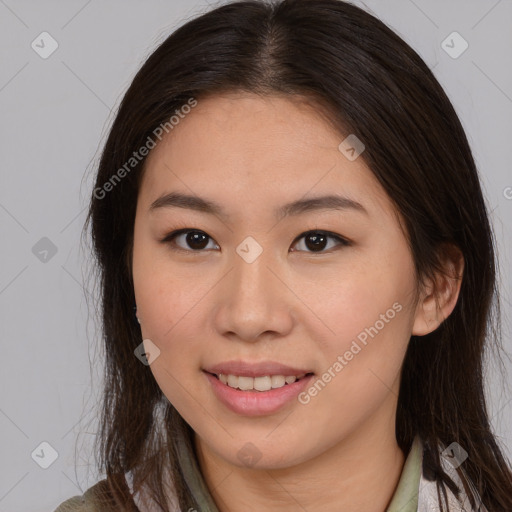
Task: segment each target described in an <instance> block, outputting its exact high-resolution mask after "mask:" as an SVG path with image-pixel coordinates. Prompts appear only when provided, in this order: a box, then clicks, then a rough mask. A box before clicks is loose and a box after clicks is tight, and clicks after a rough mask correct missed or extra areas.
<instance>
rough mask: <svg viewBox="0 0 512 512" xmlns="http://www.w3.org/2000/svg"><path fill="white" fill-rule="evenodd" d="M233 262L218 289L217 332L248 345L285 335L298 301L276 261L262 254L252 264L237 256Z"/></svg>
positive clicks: (292, 319)
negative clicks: (246, 342)
mask: <svg viewBox="0 0 512 512" xmlns="http://www.w3.org/2000/svg"><path fill="white" fill-rule="evenodd" d="M232 261H233V264H232V267H231V270H230V271H229V272H228V273H227V275H225V277H224V279H222V280H221V282H220V283H219V285H218V286H217V287H216V288H217V292H216V296H215V308H214V322H215V328H216V329H217V332H218V333H219V334H220V335H223V336H228V337H231V338H233V339H238V340H240V341H248V342H254V341H258V340H260V339H262V338H263V337H265V338H268V337H276V338H278V337H282V336H286V335H287V334H288V333H289V332H290V331H291V329H292V328H293V325H294V322H295V319H296V316H295V307H296V298H295V301H294V295H293V293H292V292H291V291H290V289H289V287H287V285H286V279H285V278H283V276H282V274H283V273H284V271H283V269H282V268H281V267H280V266H279V265H278V264H277V263H276V259H272V258H271V255H270V251H269V252H268V256H267V254H265V251H263V253H262V254H261V255H260V256H258V258H256V260H254V261H252V262H250V263H249V262H248V261H246V260H244V259H243V258H242V257H239V256H238V254H235V256H234V258H233V260H232ZM280 274H281V275H280Z"/></svg>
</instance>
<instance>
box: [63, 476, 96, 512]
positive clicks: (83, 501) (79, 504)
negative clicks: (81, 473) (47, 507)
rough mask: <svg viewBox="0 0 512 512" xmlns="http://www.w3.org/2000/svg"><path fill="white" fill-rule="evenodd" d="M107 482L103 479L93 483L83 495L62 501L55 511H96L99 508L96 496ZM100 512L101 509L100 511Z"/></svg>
mask: <svg viewBox="0 0 512 512" xmlns="http://www.w3.org/2000/svg"><path fill="white" fill-rule="evenodd" d="M105 484H106V479H104V480H101V481H100V482H98V483H97V484H95V485H93V486H92V487H90V488H89V489H87V491H85V492H84V493H83V494H82V495H81V496H73V497H72V498H69V499H67V500H66V501H64V502H63V503H61V504H60V505H59V506H58V507H57V508H56V509H55V511H54V512H96V511H98V508H97V506H96V504H95V501H96V500H95V499H94V496H96V495H97V494H98V490H100V491H101V488H102V487H104V486H105ZM98 512H99V511H98Z"/></svg>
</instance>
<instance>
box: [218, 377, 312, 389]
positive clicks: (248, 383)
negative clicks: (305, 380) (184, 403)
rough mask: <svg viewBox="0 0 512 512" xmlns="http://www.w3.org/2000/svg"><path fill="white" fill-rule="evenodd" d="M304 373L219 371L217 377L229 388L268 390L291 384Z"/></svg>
mask: <svg viewBox="0 0 512 512" xmlns="http://www.w3.org/2000/svg"><path fill="white" fill-rule="evenodd" d="M305 375H306V374H305V373H302V374H301V375H297V376H295V375H287V376H285V375H272V376H270V375H265V376H264V377H254V378H253V377H244V376H238V375H226V374H223V373H220V374H218V375H217V377H218V379H219V380H220V381H221V382H222V383H223V384H227V385H228V386H229V387H231V388H235V389H241V390H242V391H269V390H271V389H277V388H282V387H283V386H284V385H285V384H293V383H294V382H295V381H296V380H298V379H302V377H304V376H305Z"/></svg>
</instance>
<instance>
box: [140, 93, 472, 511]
mask: <svg viewBox="0 0 512 512" xmlns="http://www.w3.org/2000/svg"><path fill="white" fill-rule="evenodd" d="M343 139H344V136H342V135H340V133H338V132H337V131H336V130H335V129H334V128H332V127H331V126H330V125H328V123H327V122H326V121H325V119H324V118H322V117H321V116H320V115H319V113H318V110H317V109H316V108H315V107H313V106H311V105H310V104H308V103H307V102H305V101H300V99H299V98H290V97H288V98H284V97H278V96H266V97H260V96H256V95H253V94H249V93H237V94H234V93H230V94H224V95H218V96H213V97H209V98H207V99H201V100H200V101H199V102H198V105H197V106H196V107H195V108H194V109H193V110H192V112H191V113H190V114H188V115H187V116H186V117H185V118H184V119H182V120H181V121H180V123H179V125H177V126H176V127H175V128H174V129H173V131H172V132H170V133H169V134H168V135H167V136H166V137H165V138H164V139H163V140H162V142H161V143H159V144H158V145H157V147H156V148H155V149H153V150H152V151H151V153H150V155H149V156H148V159H147V161H146V166H145V173H144V177H143V180H142V183H141V187H140V190H139V197H138V202H137V212H136V219H135V226H134V245H133V260H132V262H133V263H132V265H133V266H132V271H133V279H134V288H135V297H136V302H137V312H138V316H139V318H140V321H141V328H142V335H143V339H151V341H152V342H153V343H154V344H155V345H157V346H158V348H159V350H160V355H159V356H158V357H157V358H156V359H155V360H154V362H153V363H152V364H151V365H150V369H151V371H152V373H153V375H154V377H155V379H156V381H157V382H158V385H159V386H160V388H161V389H162V391H163V393H164V394H165V395H166V397H167V398H168V399H169V401H170V402H171V403H172V404H173V405H174V407H175V408H176V409H177V410H178V411H179V413H180V414H181V416H182V417H183V418H184V419H185V420H186V421H187V422H188V424H189V425H191V427H192V428H193V430H194V431H195V433H196V435H195V444H196V449H197V452H198V458H199V463H200V468H201V471H202V473H203V475H204V478H205V481H206V482H207V485H208V487H209V489H210V492H211V493H212V496H213V497H214V499H215V501H216V503H217V506H218V508H219V510H220V511H221V512H226V511H239V510H245V511H261V510H267V511H277V510H279V511H280V512H281V511H282V510H290V511H295V510H296V511H303V510H308V511H320V510H322V511H327V512H329V511H332V512H334V511H336V512H338V511H340V510H343V511H360V510H365V511H367V512H382V511H383V510H384V509H385V508H386V506H387V505H388V503H389V501H390V500H391V498H392V496H393V493H394V491H395V489H396V486H397V483H398V481H399V478H400V474H401V471H402V468H403V464H404V460H405V455H406V454H404V453H402V451H401V450H400V449H399V447H398V445H397V442H396V438H395V415H396V404H397V395H398V389H399V373H400V368H401V364H402V361H403V358H404V354H405V351H406V348H407V344H408V341H409V339H410V336H411V334H417V335H423V334H426V333H428V332H431V331H433V330H434V329H435V328H437V327H438V325H439V324H440V323H441V322H442V320H443V319H444V318H446V317H447V316H448V315H449V314H450V313H451V311H452V309H453V307H454V306H455V303H456V300H457V296H458V292H459V285H460V280H456V279H450V278H448V277H443V276H437V277H436V280H435V281H428V282H427V285H426V286H425V288H424V289H421V290H420V289H417V284H416V283H417V281H416V276H415V272H414V265H413V260H412V256H411V253H410V250H409V248H408V246H407V243H406V239H405V236H404V233H403V232H402V230H401V229H400V226H399V222H398V219H397V217H396V213H395V210H394V208H393V204H392V203H391V201H390V199H389V198H388V196H387V195H386V194H385V192H384V190H383V189H382V187H381V186H380V184H379V183H378V182H377V181H376V179H375V178H374V177H373V174H372V173H371V171H370V170H369V168H368V167H367V166H366V165H365V163H364V161H363V159H362V158H361V157H359V158H357V159H356V160H354V161H350V160H348V159H347V158H346V157H345V156H344V155H343V154H342V153H341V152H340V150H338V145H339V144H340V142H341V141H342V140H343ZM171 191H180V192H184V193H189V194H190V193H191V194H193V195H197V196H201V197H205V198H208V199H211V200H214V201H216V202H218V203H220V204H221V205H222V206H223V207H224V208H225V210H226V211H227V213H228V214H229V215H230V217H229V218H226V219H224V218H222V219H221V218H219V217H218V216H215V215H210V214H206V213H204V212H198V211H193V210H189V209H184V208H178V207H170V208H160V209H157V210H154V211H149V206H150V205H151V203H152V202H153V201H155V200H156V199H157V198H159V197H160V196H162V195H164V194H165V193H169V192H171ZM333 191H334V192H336V193H339V194H343V195H346V196H348V197H350V198H352V199H354V200H356V201H358V202H359V203H361V204H362V205H363V206H364V208H365V209H366V210H367V214H364V213H360V212H357V211H355V210H344V211H337V210H322V211H314V212H308V213H303V214H300V215H297V216H294V217H289V218H284V219H282V220H281V221H279V222H278V221H277V220H276V219H275V218H274V215H273V211H274V209H275V208H277V207H279V206H281V205H282V204H284V203H288V202H290V201H293V200H296V199H301V198H303V197H304V196H306V197H313V196H319V195H324V194H329V193H332V192H333ZM185 227H187V228H190V229H193V230H200V231H202V232H204V233H206V234H207V235H208V237H210V238H207V239H206V240H207V241H206V242H205V245H206V244H207V245H206V247H205V248H204V249H201V250H202V252H198V251H197V250H196V251H194V249H193V247H194V246H192V247H191V246H190V245H188V244H187V240H186V238H185V236H181V237H178V238H177V239H175V240H174V242H167V243H162V242H161V241H160V240H161V239H163V238H164V237H165V236H166V235H167V234H168V233H170V232H171V231H173V230H176V229H181V228H185ZM319 229H320V230H324V231H329V232H332V233H334V234H336V235H339V236H340V237H343V238H346V239H348V240H349V241H350V245H349V246H344V245H340V244H339V242H338V241H337V240H336V239H328V240H329V241H328V242H327V245H325V246H323V247H320V248H319V249H318V251H320V252H315V249H314V246H311V245H309V246H308V245H306V237H303V238H300V239H298V240H297V238H298V237H299V236H300V235H302V234H304V233H306V232H307V231H311V230H313V231H314V230H319ZM247 236H252V237H253V238H254V239H255V240H256V241H257V242H258V243H259V244H260V246H261V247H262V249H263V252H262V253H261V254H260V256H259V257H258V258H257V259H256V260H255V261H254V262H252V263H248V262H246V261H245V260H244V259H242V258H241V257H240V256H239V255H238V254H237V252H236V248H237V247H238V245H239V244H240V243H241V242H242V241H243V240H244V239H245V238H246V237H247ZM173 246H174V247H175V248H177V249H179V248H181V249H182V250H181V251H179V250H173ZM311 247H312V248H311ZM293 249H294V250H293ZM446 269H447V270H449V271H451V272H452V274H453V275H460V273H461V272H462V260H461V258H460V255H459V254H456V253H453V255H452V257H449V258H447V259H446ZM434 290H438V291H439V294H438V297H437V300H436V297H435V294H434ZM436 302H437V305H436ZM394 303H399V304H400V305H401V306H402V309H401V311H400V312H398V313H396V315H395V316H394V318H393V319H392V320H389V322H387V323H386V324H385V327H384V328H382V329H380V330H379V332H378V334H377V335H376V336H374V337H373V338H369V342H368V344H367V345H366V346H364V347H363V348H362V350H361V351H360V352H359V353H357V355H355V356H354V357H353V359H352V360H351V361H349V362H348V364H347V365H346V366H344V368H343V370H342V371H340V372H339V373H338V374H337V375H336V377H335V378H333V379H332V380H331V382H329V383H328V384H327V385H326V386H325V387H324V389H322V390H321V392H320V393H318V395H317V396H315V397H314V398H313V399H311V401H310V402H309V403H308V404H306V405H303V404H301V403H299V402H298V401H296V400H293V401H292V402H290V403H288V404H287V405H286V406H285V407H283V408H282V409H280V410H279V411H278V412H277V413H274V414H270V415H265V416H260V417H247V416H243V415H238V414H236V413H234V412H231V411H230V410H229V409H227V408H226V407H225V406H224V405H223V404H222V403H220V402H219V401H218V400H217V398H216V397H215V395H214V394H213V392H212V391H211V389H210V385H209V382H208V381H207V379H206V378H205V375H204V374H203V372H202V368H204V367H205V366H207V365H212V364H216V363H220V362H222V361H227V360H233V359H241V360H245V361H262V360H267V359H268V360H274V361H279V362H282V363H285V364H289V365H291V366H297V367H299V368H309V369H311V371H313V372H315V374H316V376H317V377H318V376H321V375H322V374H323V373H324V372H325V371H326V370H327V369H328V368H329V367H332V365H333V363H334V362H335V361H336V360H337V357H338V355H343V354H344V353H345V352H346V351H347V350H348V349H349V347H350V345H351V343H352V341H353V340H354V339H356V336H357V335H358V334H359V333H361V332H362V331H364V329H365V328H368V327H370V326H374V325H375V323H376V321H377V320H379V318H381V317H380V315H381V314H385V313H386V311H387V310H389V309H390V308H392V305H393V304H394ZM247 442H251V443H253V444H254V445H255V446H256V447H257V449H258V451H259V453H260V459H259V460H258V461H257V463H256V464H255V465H254V466H253V467H247V466H244V464H243V463H242V462H241V461H240V460H239V458H238V457H237V453H238V452H239V450H240V449H241V448H242V447H243V446H244V445H245V444H246V443H247ZM283 507H284V508H283Z"/></svg>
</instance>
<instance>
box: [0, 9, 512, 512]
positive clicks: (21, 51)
mask: <svg viewBox="0 0 512 512" xmlns="http://www.w3.org/2000/svg"><path fill="white" fill-rule="evenodd" d="M354 3H356V4H357V5H360V6H363V7H365V8H366V9H368V10H370V11H372V12H374V13H375V14H376V15H377V16H378V17H379V18H380V19H382V20H383V21H384V22H385V23H387V24H388V25H389V26H390V27H391V28H393V29H394V30H395V31H396V32H398V33H399V34H400V35H401V36H402V37H403V38H404V39H405V40H406V41H407V42H408V43H409V44H410V45H411V46H412V47H413V48H414V49H416V50H417V51H418V52H419V53H420V55H421V56H422V57H423V59H424V60H425V61H426V63H427V64H428V65H429V66H430V67H431V68H432V69H433V70H434V73H435V75H436V76H437V78H438V79H439V81H440V82H441V84H442V85H443V87H444V88H445V90H446V91H447V93H448V96H449V97H450V99H451V100H452V102H453V104H454V106H455V108H456V110H457V112H458V114H459V115H460V118H461V120H462V123H463V125H464V127H465V129H466V131H467V134H468V137H469V140H470V144H471V146H472V149H473V151H474V155H475V158H476V161H477V164H478V166H479V169H480V172H481V175H482V183H483V186H484V192H485V195H486V197H487V200H488V203H489V205H490V209H491V210H492V221H493V223H494V227H495V231H496V236H497V239H498V244H499V251H500V253H499V254H500V262H501V269H502V278H501V292H502V300H503V304H502V306H503V317H504V318H503V335H504V343H505V346H506V348H507V350H508V351H512V343H511V336H510V290H511V279H512V276H511V272H510V260H511V240H512V227H511V225H510V222H509V221H508V220H509V219H511V218H512V189H511V188H507V187H512V173H511V171H510V162H511V161H512V154H511V146H512V144H511V141H510V136H511V135H512V120H511V119H512V116H511V114H512V71H511V70H512V66H511V64H512V63H511V57H510V56H511V54H512V51H511V50H512V1H511V0H479V1H475V0H473V1H467V0H456V1H449V2H447V1H446V0H435V1H432V0H429V1H427V0H415V1H412V0H381V1H378V0H367V1H366V2H365V3H364V5H363V2H354ZM207 4H208V2H205V1H202V2H199V1H189V2H187V1H185V0H172V1H170V0H166V1H164V0H151V1H145V2H142V1H134V0H131V1H121V0H110V1H103V2H100V1H99V0H89V1H84V0H73V1H68V2H58V1H49V0H44V1H27V0H19V1H15V0H0V41H1V44H0V62H1V66H0V120H1V121H0V122H1V134H0V135H1V148H2V151H1V155H0V157H1V161H2V167H1V174H0V176H1V182H0V183H1V186H0V229H1V240H2V245H1V258H2V259H1V262H2V264H1V266H0V311H1V322H0V325H1V333H2V334H1V342H2V352H3V354H4V356H3V360H2V367H1V373H0V388H1V389H2V393H1V395H0V434H1V435H0V454H1V467H0V512H4V511H5V512H7V511H8V512H16V511H22V510H23V511H25V512H30V511H31V512H36V511H37V512H40V511H41V512H42V511H48V510H53V509H54V508H55V507H56V506H57V505H58V504H59V503H60V502H61V501H63V500H64V499H66V498H68V497H70V496H72V495H76V494H81V493H82V492H83V491H84V490H85V489H87V488H88V487H89V486H90V485H92V484H93V483H95V482H96V481H98V480H99V479H100V478H101V477H102V475H98V474H96V471H95V468H94V467H93V457H92V455H91V453H90V447H91V442H92V440H93V438H94V432H95V430H96V426H97V423H96V414H97V412H98V411H97V407H96V406H95V403H96V400H97V398H98V396H99V393H100V391H101V383H102V368H101V358H102V352H101V349H98V348H97V347H99V346H100V343H99V340H100V338H99V336H98V325H97V322H95V320H94V304H95V303H96V295H95V290H94V286H93V284H94V283H93V282H92V281H90V280H88V279H87V275H88V270H89V268H90V260H89V258H88V253H87V251H88V247H87V246H85V247H82V248H80V233H81V229H82V225H83V222H84V219H85V206H86V204H87V201H88V195H89V193H90V191H91V189H92V180H91V178H92V172H93V171H94V165H95V164H96V162H97V158H98V149H99V148H100V147H101V144H102V142H103V141H104V137H105V135H106V132H107V130H108V127H109V125H110V123H111V121H112V114H111V109H113V108H114V107H116V106H117V105H118V102H119V101H120V99H121V96H122V94H123V93H124V91H125V90H126V88H127V87H128V85H129V83H130V80H131V78H132V77H133V75H134V73H135V72H136V70H137V69H138V68H139V67H140V65H141V63H142V61H143V60H144V58H145V57H146V56H147V55H148V54H149V53H150V52H151V50H152V49H154V48H155V46H156V45H157V43H159V42H160V41H162V40H163V39H164V38H165V37H166V36H167V35H168V34H169V33H170V31H172V30H173V29H174V28H175V27H177V26H179V25H181V24H182V23H183V22H185V21H186V20H188V19H189V18H191V17H194V16H195V15H196V14H198V13H200V12H202V11H203V10H204V9H205V8H206V6H207ZM43 31H47V32H49V33H50V34H51V36H52V37H53V38H54V39H55V40H56V41H57V43H58V45H59V46H58V49H57V50H56V51H55V52H54V53H53V54H52V55H51V56H49V57H48V58H47V59H43V58H41V57H40V56H39V54H38V53H36V51H34V50H33V49H32V47H31V43H32V41H34V40H36V43H37V41H38V40H39V41H40V39H37V37H38V36H39V34H40V33H41V32H43ZM453 31H457V32H459V33H460V34H461V35H462V37H463V38H464V39H465V40H466V41H467V42H468V44H469V47H468V49H467V50H466V51H465V52H464V53H463V54H462V55H460V56H459V57H458V58H456V59H454V58H452V57H450V56H449V55H448V54H447V53H446V52H445V51H444V50H443V48H442V47H441V43H442V42H443V41H444V40H445V39H446V38H447V36H448V35H449V34H451V33H452V32H453ZM448 41H449V42H448V44H450V45H451V46H454V49H455V50H457V49H458V48H460V45H459V42H457V41H455V42H454V43H451V42H450V41H451V40H450V39H448ZM40 44H41V43H40ZM45 47H46V49H48V44H46V43H45ZM43 237H46V238H48V239H49V240H50V241H51V244H50V243H49V242H48V240H44V241H40V240H41V239H42V238H43ZM36 244H38V245H36ZM34 246H35V247H36V248H35V249H33V248H34ZM52 248H53V252H55V250H56V252H55V254H53V253H52ZM45 249H47V250H49V252H48V253H44V252H41V251H43V250H45ZM45 259H46V261H44V260H45ZM42 260H43V261H42ZM86 296H88V297H89V302H90V310H89V313H88V308H87V303H86V300H85V297H86ZM506 364H507V366H506V370H507V375H508V376H509V377H510V375H512V366H511V365H510V364H509V363H506ZM509 385H510V378H509ZM489 389H490V399H491V411H490V414H491V416H492V424H493V426H494V429H495V431H496V433H497V435H498V436H499V438H500V439H501V441H502V444H503V446H504V447H505V449H506V451H507V454H508V456H509V457H510V456H511V455H512V402H511V394H510V388H509V387H508V388H507V387H504V383H503V381H502V379H501V377H500V374H499V373H498V371H497V369H496V364H492V365H490V367H489ZM42 442H47V443H49V444H50V445H51V446H52V447H53V448H54V449H55V450H56V451H57V452H58V458H57V459H56V460H55V462H53V464H51V465H50V466H49V467H48V468H47V469H42V468H41V467H40V466H39V465H38V464H36V462H35V461H34V460H33V458H32V457H31V454H32V453H33V452H34V450H36V449H37V450H36V452H35V453H36V454H37V453H39V459H38V458H37V455H34V458H35V459H36V460H40V461H41V460H42V459H44V457H43V456H42V453H44V456H45V457H48V456H49V455H48V454H49V453H50V451H49V450H48V449H45V447H44V446H43V449H44V450H45V451H44V452H41V448H40V447H39V446H40V443H42ZM47 460H48V459H47Z"/></svg>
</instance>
